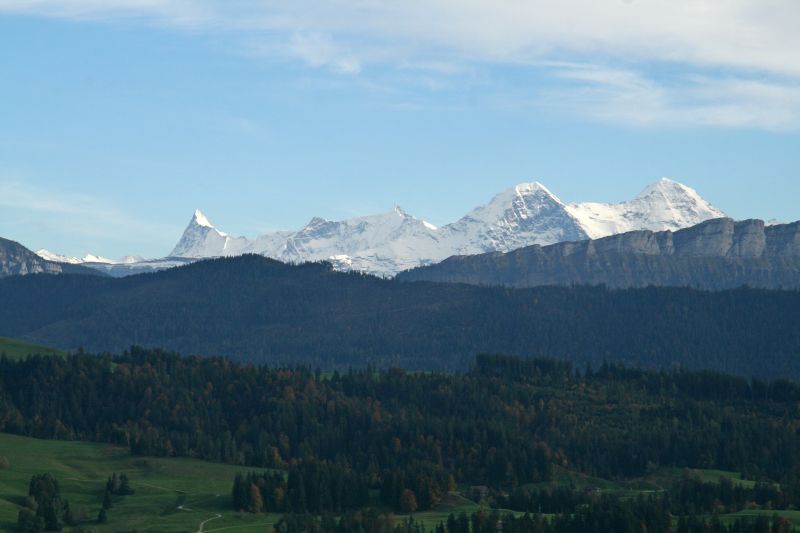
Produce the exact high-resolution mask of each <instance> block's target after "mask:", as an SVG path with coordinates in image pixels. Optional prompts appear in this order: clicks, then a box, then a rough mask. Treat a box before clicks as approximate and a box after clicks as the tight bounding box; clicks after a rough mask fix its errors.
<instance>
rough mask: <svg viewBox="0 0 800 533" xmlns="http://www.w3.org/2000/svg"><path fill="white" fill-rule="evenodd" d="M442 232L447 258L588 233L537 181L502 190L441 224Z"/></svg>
mask: <svg viewBox="0 0 800 533" xmlns="http://www.w3.org/2000/svg"><path fill="white" fill-rule="evenodd" d="M441 234H442V237H443V239H442V240H443V241H445V242H446V243H447V244H448V245H449V249H448V250H447V251H446V252H445V253H446V257H449V256H451V255H472V254H476V253H482V252H492V251H502V252H507V251H509V250H514V249H516V248H521V247H522V246H528V245H531V244H551V243H554V242H563V241H578V240H581V239H585V238H586V236H587V234H586V232H585V231H584V229H583V227H582V226H581V222H580V221H579V220H578V219H577V218H576V217H575V216H573V215H572V214H571V213H570V212H569V210H568V208H567V206H566V205H564V203H563V202H562V201H561V200H559V199H558V198H557V197H556V196H555V195H554V194H553V193H551V192H550V191H549V190H548V189H547V188H546V187H545V186H544V185H542V184H541V183H538V182H533V183H521V184H519V185H517V186H515V187H512V188H510V189H508V190H505V191H503V192H501V193H500V194H498V195H497V196H495V197H494V198H492V200H491V201H490V202H489V203H488V204H486V205H482V206H480V207H476V208H475V209H473V210H472V211H470V212H469V213H468V214H467V215H466V216H464V217H463V218H462V219H461V220H459V221H458V222H454V223H452V224H448V225H447V226H443V227H442V229H441ZM440 255H441V254H440ZM441 259H444V257H442V258H441Z"/></svg>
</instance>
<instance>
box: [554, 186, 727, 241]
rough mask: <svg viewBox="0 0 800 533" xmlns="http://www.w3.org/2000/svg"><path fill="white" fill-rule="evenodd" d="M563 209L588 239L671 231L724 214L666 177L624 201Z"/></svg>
mask: <svg viewBox="0 0 800 533" xmlns="http://www.w3.org/2000/svg"><path fill="white" fill-rule="evenodd" d="M567 211H568V212H569V213H570V214H572V215H573V216H574V217H575V218H576V219H578V220H579V221H580V224H581V227H582V228H583V230H584V231H585V232H586V234H587V235H588V236H589V238H591V239H599V238H600V237H607V236H609V235H615V234H617V233H625V232H627V231H636V230H651V231H664V230H671V231H675V230H678V229H681V228H687V227H689V226H694V225H695V224H699V223H700V222H703V221H704V220H709V219H712V218H721V217H724V216H725V214H724V213H723V212H722V211H719V210H718V209H716V208H715V207H714V206H712V205H711V204H710V203H708V202H706V201H705V200H704V199H703V198H702V197H700V195H699V194H697V191H695V190H694V189H692V188H691V187H687V186H686V185H683V184H682V183H678V182H677V181H672V180H670V179H667V178H661V179H660V180H658V181H657V182H655V183H652V184H650V185H648V186H647V187H646V188H645V189H644V190H643V191H642V192H641V193H640V194H639V195H638V196H637V197H636V198H634V199H633V200H630V201H628V202H622V203H619V204H599V203H591V202H587V203H582V204H570V205H569V206H567Z"/></svg>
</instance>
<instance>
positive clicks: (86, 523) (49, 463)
mask: <svg viewBox="0 0 800 533" xmlns="http://www.w3.org/2000/svg"><path fill="white" fill-rule="evenodd" d="M0 458H5V459H6V460H7V461H8V464H9V468H7V469H0V531H14V527H15V525H16V521H17V513H18V512H19V510H20V506H21V504H22V503H23V501H24V499H25V497H26V496H27V490H28V482H29V481H30V478H31V476H32V475H33V474H40V473H44V472H49V473H51V474H53V475H54V476H56V477H57V478H58V481H59V483H60V485H61V492H62V496H63V497H64V498H66V499H68V500H69V502H70V506H71V508H72V510H73V513H74V514H75V515H76V516H78V517H81V523H80V524H79V527H82V528H98V530H99V531H103V532H112V531H113V532H117V531H142V532H148V533H155V532H164V533H177V532H189V533H195V532H197V531H200V530H201V524H202V525H203V527H202V531H203V532H204V533H210V532H212V531H230V532H231V533H235V532H237V531H242V532H245V533H246V532H249V531H252V532H256V531H258V532H262V531H270V530H271V529H272V526H273V525H274V524H275V523H277V522H278V520H279V519H280V515H277V514H261V515H252V514H248V513H237V512H233V511H232V510H231V507H232V505H231V496H230V491H231V486H232V483H233V478H234V476H235V475H236V474H237V473H238V472H244V471H246V470H247V468H244V467H240V466H234V465H226V464H219V463H210V462H206V461H199V460H194V459H184V458H157V457H137V456H132V455H131V454H130V453H129V452H128V451H127V450H126V449H124V448H121V447H117V446H110V445H104V444H95V443H87V442H66V441H51V440H39V439H31V438H26V437H19V436H15V435H8V434H4V433H0ZM112 472H117V473H118V474H119V473H123V472H124V473H126V474H127V475H128V477H129V479H130V481H131V486H132V488H133V489H134V490H135V491H136V493H135V494H133V495H131V496H125V497H116V498H115V500H114V506H113V507H112V508H111V510H110V511H109V512H108V518H109V521H108V523H107V524H104V525H102V526H98V525H97V524H96V523H95V520H96V517H97V514H98V512H99V510H100V505H101V502H102V497H103V490H104V487H105V482H106V480H107V479H108V476H110V475H111V473H112ZM691 473H692V474H693V475H697V476H700V477H701V478H702V479H704V480H707V481H717V480H718V479H719V478H721V477H728V478H731V479H732V480H734V481H735V482H737V483H742V484H750V483H751V482H748V481H742V480H740V479H738V478H739V476H738V474H736V473H735V472H723V471H717V470H692V471H691ZM679 475H685V471H684V470H681V469H662V470H660V471H659V472H658V473H657V474H656V475H655V476H653V477H649V478H648V479H647V480H639V481H627V482H612V481H608V480H604V479H600V478H592V477H588V476H584V475H581V474H577V473H575V472H570V471H569V470H564V469H557V472H556V476H555V477H556V479H555V480H554V483H553V484H556V485H568V486H572V487H575V488H584V489H586V488H592V489H595V490H598V491H600V492H608V493H616V494H617V495H619V496H623V497H625V496H626V495H631V496H633V495H636V494H637V493H638V494H642V493H654V492H659V491H660V486H659V483H668V482H669V479H670V478H674V477H675V476H679ZM480 508H481V507H480V505H478V504H477V503H475V502H473V501H471V500H468V499H466V498H464V497H462V496H460V495H458V494H454V493H453V494H448V495H446V496H445V497H444V498H443V499H442V501H441V503H440V504H439V505H438V506H437V507H436V509H433V510H430V511H425V512H418V513H414V520H415V521H417V522H421V523H423V524H424V525H425V526H426V529H427V530H428V531H432V530H433V528H434V527H435V526H436V524H438V523H439V522H443V521H446V520H447V517H448V515H449V514H450V513H454V514H456V515H458V514H459V513H461V512H464V513H466V514H468V515H469V514H471V513H473V512H476V511H478V510H479V509H480ZM515 514H518V515H519V514H520V513H515ZM758 514H766V515H767V516H772V515H773V514H774V512H773V511H767V510H764V511H761V510H747V511H741V512H739V513H735V514H728V515H722V518H723V520H724V521H730V520H733V519H735V518H737V517H741V516H756V515H758ZM777 514H779V515H780V516H785V517H786V518H788V519H789V520H791V521H792V522H794V523H795V524H796V525H800V511H779V512H778V513H777ZM404 518H405V517H404V516H403V515H397V519H398V520H403V519H404ZM65 531H69V529H66V530H65Z"/></svg>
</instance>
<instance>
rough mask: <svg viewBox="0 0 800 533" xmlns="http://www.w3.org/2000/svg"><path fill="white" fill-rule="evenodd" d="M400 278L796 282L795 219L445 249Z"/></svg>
mask: <svg viewBox="0 0 800 533" xmlns="http://www.w3.org/2000/svg"><path fill="white" fill-rule="evenodd" d="M398 279H401V280H404V281H421V280H426V281H446V282H461V283H471V284H480V285H506V286H510V287H532V286H537V285H569V284H605V285H608V286H610V287H643V286H648V285H659V286H691V287H698V288H705V289H727V288H735V287H740V286H744V285H748V286H752V287H763V288H793V289H796V288H800V222H795V223H792V224H782V225H774V226H766V225H765V224H764V222H763V221H761V220H745V221H742V222H735V221H733V220H731V219H727V218H722V219H715V220H709V221H706V222H703V223H700V224H698V225H696V226H693V227H691V228H687V229H683V230H679V231H675V232H672V231H662V232H652V231H632V232H629V233H624V234H621V235H614V236H611V237H605V238H602V239H596V240H585V241H579V242H567V243H559V244H554V245H550V246H529V247H526V248H522V249H519V250H514V251H512V252H508V253H490V254H482V255H477V256H460V257H452V258H450V259H447V260H445V261H443V262H442V263H439V264H437V265H432V266H428V267H421V268H416V269H413V270H410V271H407V272H403V273H401V274H400V275H398Z"/></svg>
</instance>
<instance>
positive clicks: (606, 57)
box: [0, 0, 800, 130]
mask: <svg viewBox="0 0 800 533" xmlns="http://www.w3.org/2000/svg"><path fill="white" fill-rule="evenodd" d="M2 12H6V13H24V14H30V15H37V16H49V17H64V18H75V19H92V20H104V19H114V20H117V19H119V20H135V21H140V20H144V21H147V22H148V23H151V24H157V25H160V26H169V27H175V28H180V29H191V30H192V31H198V32H214V33H219V32H227V33H229V34H230V35H232V36H234V40H235V41H237V42H238V43H239V44H240V46H244V45H242V43H247V47H248V49H249V50H250V51H254V50H255V51H257V53H258V54H259V55H261V56H268V57H271V58H275V59H278V60H282V61H299V62H301V63H302V64H304V65H307V66H310V67H313V68H318V69H322V70H323V71H326V72H330V73H333V74H335V75H346V76H348V77H350V78H356V77H358V76H356V75H360V77H362V78H363V77H369V76H374V73H373V71H374V70H375V69H377V68H379V67H390V68H393V69H395V70H396V71H406V72H415V73H417V74H418V77H419V80H420V84H419V85H420V88H422V89H425V88H427V89H429V90H431V91H440V90H442V88H446V87H448V82H447V81H445V78H454V77H457V76H462V78H463V80H464V81H465V82H466V83H469V82H472V81H474V80H475V79H476V76H475V72H476V71H477V70H481V69H493V68H494V67H497V66H504V65H505V66H508V65H520V64H526V63H541V62H543V61H549V62H554V61H564V60H565V59H570V60H578V61H580V62H582V63H585V64H593V65H603V66H595V67H575V68H562V69H554V70H553V71H552V73H553V75H554V77H553V78H552V80H551V81H552V82H555V83H558V82H563V83H564V85H563V86H561V87H556V88H555V89H554V90H553V91H552V93H548V94H545V95H544V96H546V98H544V100H543V101H546V102H551V103H552V105H553V106H554V107H555V108H556V109H569V110H572V111H574V112H578V113H580V114H582V115H588V116H591V117H594V118H600V119H603V120H611V121H614V122H625V123H629V124H633V125H645V124H649V125H660V124H680V123H683V124H688V125H705V126H714V127H752V128H767V129H775V130H781V129H796V128H798V127H800V124H799V123H800V120H798V111H797V90H798V89H797V87H798V81H799V80H800V54H798V53H797V50H800V32H798V31H797V21H798V20H800V2H798V1H797V0H726V1H719V0H530V1H526V2H505V1H500V2H499V1H497V0H426V1H421V0H405V1H401V0H333V1H322V0H291V1H289V0H282V1H275V2H262V1H257V0H236V1H225V2H220V1H217V0H0V13H2ZM253 43H256V44H255V45H253ZM605 65H612V66H614V68H607V67H605ZM653 65H656V67H657V68H661V67H658V65H661V66H662V67H663V69H662V70H665V71H671V70H675V69H677V70H683V71H686V72H694V73H696V74H695V77H694V78H690V77H688V76H687V77H686V78H684V79H682V80H675V79H665V78H664V77H663V76H661V75H656V74H654V69H653ZM698 73H699V74H698ZM437 76H438V77H437ZM477 78H480V77H479V76H478V77H477ZM382 81H385V80H382ZM404 81H407V80H404V79H401V82H404ZM451 82H452V80H451Z"/></svg>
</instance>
